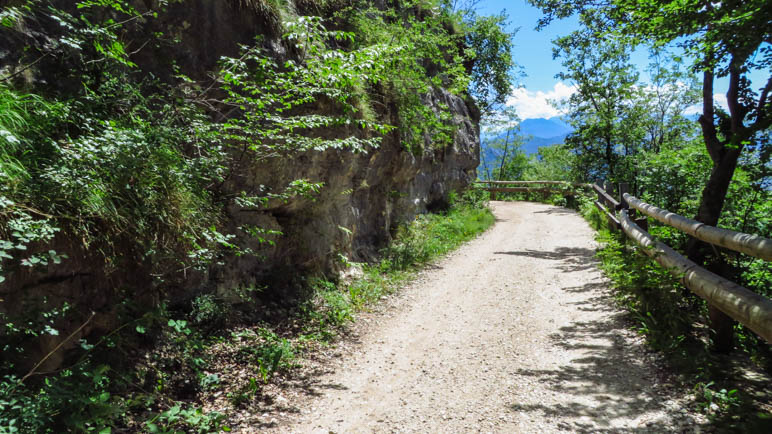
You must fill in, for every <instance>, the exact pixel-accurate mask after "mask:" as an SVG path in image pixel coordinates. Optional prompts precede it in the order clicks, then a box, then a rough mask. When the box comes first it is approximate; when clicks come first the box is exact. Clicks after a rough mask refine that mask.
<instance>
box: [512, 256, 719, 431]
mask: <svg viewBox="0 0 772 434" xmlns="http://www.w3.org/2000/svg"><path fill="white" fill-rule="evenodd" d="M536 253H537V254H539V255H540V256H545V257H547V258H550V257H551V256H552V255H551V254H550V253H549V252H547V253H546V254H544V253H545V252H536ZM604 285H605V284H604V282H590V283H587V284H584V285H582V286H577V287H570V288H565V289H564V290H565V291H568V292H573V293H588V292H592V294H588V295H592V296H591V297H590V298H587V299H584V300H581V301H578V302H574V303H571V304H573V305H576V306H577V308H578V309H580V310H585V311H609V312H617V313H613V314H611V315H609V316H607V317H605V318H602V319H599V320H590V321H575V322H573V323H571V324H570V325H567V326H564V327H561V328H560V329H559V332H557V333H554V334H552V335H550V337H549V338H550V342H551V344H552V345H553V346H555V347H558V348H561V349H562V350H565V351H571V352H573V353H575V354H576V355H577V357H576V358H574V359H572V360H571V361H570V362H568V363H565V364H562V365H560V366H558V367H556V368H553V369H519V370H517V371H516V375H518V376H524V377H531V378H533V379H534V380H535V381H537V382H539V383H541V384H543V385H544V388H545V389H546V390H548V391H550V393H551V394H560V395H563V396H564V398H563V399H561V401H562V402H559V403H554V404H552V403H549V401H548V400H545V401H546V402H547V403H544V402H541V403H538V404H532V403H529V404H520V403H511V404H510V405H509V407H508V408H509V409H510V410H511V411H513V412H517V413H533V417H545V418H547V419H552V420H555V423H556V425H557V426H556V427H555V428H558V429H561V430H566V431H571V432H579V433H660V432H695V430H696V432H701V430H704V428H706V427H705V426H698V425H699V423H698V422H697V421H696V420H694V418H692V417H691V416H689V415H683V414H681V413H678V412H675V411H673V410H670V411H671V413H670V414H668V415H667V417H665V418H664V419H663V418H660V419H657V418H655V417H654V416H653V415H652V416H650V417H647V416H645V415H646V413H649V412H651V413H653V414H654V413H657V412H658V411H662V409H661V408H660V407H661V402H662V401H663V400H666V399H667V398H666V397H665V396H667V394H668V391H667V390H665V389H664V388H661V389H660V388H659V387H658V386H657V383H658V381H657V378H656V375H653V374H649V372H653V371H654V370H652V369H649V367H647V366H646V363H647V362H646V358H645V357H643V354H642V350H640V349H638V350H636V349H635V348H631V347H630V346H629V345H628V343H627V342H629V339H628V338H626V333H627V329H628V328H629V323H628V322H627V319H626V314H624V313H622V312H619V311H618V310H616V309H613V308H612V307H610V306H613V300H612V296H611V295H610V294H609V293H608V292H607V291H603V290H602V288H603V287H604ZM565 395H569V396H568V399H565ZM665 411H668V410H665ZM636 418H638V419H637V420H636ZM632 420H636V422H635V423H636V424H638V425H639V426H633V427H630V426H619V425H621V424H622V422H623V421H632ZM569 421H571V422H569ZM703 432H704V431H703Z"/></svg>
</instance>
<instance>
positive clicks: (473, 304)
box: [273, 202, 699, 433]
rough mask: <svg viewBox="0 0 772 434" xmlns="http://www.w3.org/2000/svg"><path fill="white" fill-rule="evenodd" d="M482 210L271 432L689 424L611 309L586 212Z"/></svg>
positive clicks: (504, 205) (530, 206) (539, 207)
mask: <svg viewBox="0 0 772 434" xmlns="http://www.w3.org/2000/svg"><path fill="white" fill-rule="evenodd" d="M492 207H493V209H494V213H495V215H496V217H497V223H496V225H495V226H494V227H493V228H492V229H491V230H489V231H488V232H486V233H485V234H483V235H482V236H481V237H479V238H478V239H476V240H474V241H472V242H470V243H468V244H467V245H465V246H464V247H462V248H461V249H459V250H458V251H456V252H455V253H453V254H452V255H450V256H448V257H447V258H445V259H443V260H442V261H440V262H438V263H437V264H436V266H435V267H432V268H431V269H429V270H427V271H425V272H423V273H421V276H420V277H419V279H417V280H416V282H414V283H413V284H411V285H410V286H409V287H407V288H405V289H403V290H402V291H401V295H400V296H399V301H398V302H397V306H396V307H394V308H393V309H391V310H390V311H389V312H388V314H380V315H379V316H377V317H376V318H375V319H373V320H371V324H370V325H369V326H368V327H367V333H364V334H363V335H362V336H361V343H359V344H357V345H355V348H354V350H353V351H350V352H349V353H348V354H342V356H341V357H340V358H338V359H337V360H338V361H337V362H334V363H333V362H330V363H332V364H333V365H334V366H332V368H333V369H328V370H327V371H326V373H323V374H321V375H320V376H318V377H317V378H315V379H313V380H312V381H310V383H309V384H308V385H307V387H308V395H316V396H314V397H313V398H308V399H305V400H304V401H303V402H298V403H296V405H297V407H296V409H297V411H298V414H296V415H295V416H289V420H288V421H287V420H285V421H284V422H282V423H280V424H279V425H278V426H275V427H274V428H273V429H274V430H276V431H278V432H293V433H294V432H298V433H309V432H314V433H316V432H319V433H330V432H334V433H355V432H368V433H369V432H422V433H438V432H449V433H456V432H459V433H463V432H500V433H549V432H636V433H638V432H690V431H692V430H693V429H692V428H691V427H692V426H693V425H694V424H696V421H695V419H694V416H693V415H689V414H686V413H685V412H684V411H683V410H682V409H681V407H682V406H683V403H681V402H679V401H678V400H673V399H668V398H667V397H665V396H664V395H665V393H666V392H667V391H666V390H665V388H664V387H662V386H660V385H658V381H659V380H658V379H657V375H656V372H655V369H654V368H652V367H651V366H650V364H649V362H647V360H649V359H650V357H647V356H645V351H644V350H643V349H642V348H641V343H640V340H639V339H638V338H637V337H636V336H635V335H634V334H632V333H631V332H629V331H628V327H627V326H626V325H625V324H624V323H623V320H622V313H621V312H620V311H619V310H618V309H617V308H615V307H614V306H613V301H612V300H611V298H610V296H609V293H608V290H607V284H606V282H605V280H604V279H603V277H602V276H601V273H600V271H598V269H597V267H596V260H595V259H594V257H593V255H594V252H595V248H596V243H595V242H594V241H593V231H592V230H591V229H590V227H589V226H588V225H587V224H586V223H585V222H584V220H583V219H582V218H581V217H580V216H578V215H577V214H576V213H574V212H573V211H570V210H566V209H563V208H557V207H553V206H548V205H543V204H536V203H527V202H517V203H510V202H493V203H492ZM697 430H699V428H697Z"/></svg>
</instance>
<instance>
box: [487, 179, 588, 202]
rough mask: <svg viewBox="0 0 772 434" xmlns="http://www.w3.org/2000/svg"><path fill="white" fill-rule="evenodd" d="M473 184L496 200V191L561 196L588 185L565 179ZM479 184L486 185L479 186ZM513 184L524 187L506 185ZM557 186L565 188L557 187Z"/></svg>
mask: <svg viewBox="0 0 772 434" xmlns="http://www.w3.org/2000/svg"><path fill="white" fill-rule="evenodd" d="M473 184H477V185H478V187H477V188H479V189H480V190H485V191H488V192H490V193H491V199H492V200H496V193H541V194H550V193H552V194H555V193H557V194H562V195H563V196H574V195H575V193H574V188H583V187H584V188H589V187H590V185H589V184H582V183H572V182H567V181H474V182H473ZM480 185H487V186H485V187H480ZM514 185H520V186H524V187H507V186H514ZM551 186H555V187H551ZM557 186H562V187H567V188H558V187H557ZM572 187H573V188H572Z"/></svg>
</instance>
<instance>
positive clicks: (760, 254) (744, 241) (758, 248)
mask: <svg viewBox="0 0 772 434" xmlns="http://www.w3.org/2000/svg"><path fill="white" fill-rule="evenodd" d="M623 198H624V200H625V202H627V203H628V204H630V206H631V207H633V208H635V209H637V210H638V211H640V212H642V213H644V214H646V215H647V216H649V217H651V218H653V219H655V220H658V221H660V222H662V223H664V224H666V225H668V226H672V227H674V228H676V229H678V230H680V231H683V232H686V233H687V234H689V235H691V236H693V237H694V238H697V239H698V240H701V241H705V242H706V243H710V244H713V245H716V246H721V247H724V248H727V249H730V250H734V251H736V252H740V253H745V254H746V255H751V256H755V257H757V258H761V259H764V260H765V261H772V240H770V239H768V238H764V237H760V236H758V235H751V234H744V233H742V232H735V231H731V230H729V229H723V228H717V227H713V226H708V225H706V224H704V223H700V222H698V221H696V220H692V219H688V218H686V217H682V216H680V215H678V214H675V213H672V212H670V211H668V210H666V209H661V208H657V207H656V206H654V205H649V204H648V203H645V202H643V201H642V200H640V199H638V198H636V197H635V196H632V195H630V194H627V193H625V194H624V195H623Z"/></svg>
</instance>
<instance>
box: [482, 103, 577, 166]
mask: <svg viewBox="0 0 772 434" xmlns="http://www.w3.org/2000/svg"><path fill="white" fill-rule="evenodd" d="M571 132H573V128H571V126H570V125H568V124H566V123H565V122H563V121H562V120H560V118H559V117H554V118H549V119H544V118H537V119H525V120H523V121H522V122H520V136H521V137H523V138H524V139H525V141H524V143H523V146H522V148H521V149H522V150H523V152H525V153H526V154H527V155H533V154H536V153H537V152H539V148H540V147H542V146H551V145H557V144H559V143H563V141H564V140H565V138H566V136H567V135H568V134H570V133H571ZM505 137H506V133H502V134H500V135H498V136H489V137H485V136H483V137H481V140H482V149H481V150H480V152H481V154H482V155H481V157H482V160H483V162H484V163H485V164H487V165H488V166H493V162H494V161H496V158H497V155H496V154H497V151H495V150H494V149H491V148H489V147H487V146H485V142H486V141H493V140H496V139H502V140H503V139H504V138H505ZM478 170H479V171H480V175H481V176H482V174H483V172H484V171H485V168H484V167H483V164H482V163H481V164H480V167H479V168H478Z"/></svg>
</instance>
